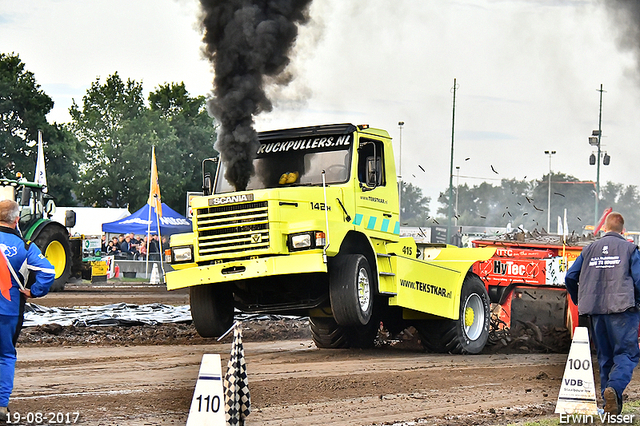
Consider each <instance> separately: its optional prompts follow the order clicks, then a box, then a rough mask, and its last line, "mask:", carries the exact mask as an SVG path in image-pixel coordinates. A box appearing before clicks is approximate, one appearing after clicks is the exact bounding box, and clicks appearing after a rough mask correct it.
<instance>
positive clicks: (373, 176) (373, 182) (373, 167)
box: [366, 157, 378, 188]
mask: <svg viewBox="0 0 640 426" xmlns="http://www.w3.org/2000/svg"><path fill="white" fill-rule="evenodd" d="M366 184H367V186H370V187H373V188H375V187H376V186H377V185H378V167H377V164H376V159H375V158H374V157H367V182H366Z"/></svg>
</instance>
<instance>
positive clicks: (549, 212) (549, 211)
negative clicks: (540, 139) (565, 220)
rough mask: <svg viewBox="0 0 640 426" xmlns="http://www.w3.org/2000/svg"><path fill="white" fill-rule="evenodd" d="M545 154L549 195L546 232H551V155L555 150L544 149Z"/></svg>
mask: <svg viewBox="0 0 640 426" xmlns="http://www.w3.org/2000/svg"><path fill="white" fill-rule="evenodd" d="M544 153H545V154H547V155H548V156H549V195H548V198H547V233H549V234H550V233H551V156H552V155H553V154H555V153H556V152H555V151H545V152H544Z"/></svg>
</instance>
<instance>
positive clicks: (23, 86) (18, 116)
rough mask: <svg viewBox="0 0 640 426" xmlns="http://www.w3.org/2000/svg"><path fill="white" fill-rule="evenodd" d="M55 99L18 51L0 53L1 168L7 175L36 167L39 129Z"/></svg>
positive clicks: (45, 123) (9, 176) (45, 122)
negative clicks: (47, 92) (27, 67)
mask: <svg viewBox="0 0 640 426" xmlns="http://www.w3.org/2000/svg"><path fill="white" fill-rule="evenodd" d="M52 108H53V101H52V100H51V98H50V97H49V96H48V95H47V94H46V93H44V91H42V89H41V88H40V85H39V84H38V83H36V79H35V77H34V75H33V73H32V72H30V71H27V70H26V69H25V64H24V63H23V62H22V61H21V60H20V58H19V57H18V55H16V54H13V53H12V54H8V55H7V54H4V53H0V147H1V149H0V167H1V170H2V173H3V174H4V175H5V177H7V178H11V177H14V176H15V173H16V172H22V173H23V174H24V175H25V176H27V174H26V173H27V172H28V171H29V172H30V171H31V170H34V171H35V164H36V153H37V148H36V147H34V144H35V141H37V137H38V129H43V128H44V127H45V126H46V125H47V120H46V115H47V114H48V113H49V111H51V109H52Z"/></svg>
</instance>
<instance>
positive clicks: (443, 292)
mask: <svg viewBox="0 0 640 426" xmlns="http://www.w3.org/2000/svg"><path fill="white" fill-rule="evenodd" d="M400 285H401V286H402V287H407V288H410V289H412V290H418V291H422V292H424V293H429V294H434V295H436V296H440V297H444V298H447V299H451V296H452V295H451V292H450V291H447V289H446V288H443V287H438V286H435V285H431V284H426V283H421V282H420V281H416V282H413V281H408V280H402V279H401V280H400Z"/></svg>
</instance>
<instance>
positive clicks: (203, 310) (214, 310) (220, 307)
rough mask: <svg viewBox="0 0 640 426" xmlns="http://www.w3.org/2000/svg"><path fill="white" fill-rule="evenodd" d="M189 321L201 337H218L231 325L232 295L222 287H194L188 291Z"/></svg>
mask: <svg viewBox="0 0 640 426" xmlns="http://www.w3.org/2000/svg"><path fill="white" fill-rule="evenodd" d="M189 303H190V305H191V319H192V320H193V325H194V326H195V327H196V331H197V332H198V334H199V335H200V336H202V337H219V336H222V335H223V334H224V332H225V331H227V330H229V329H230V328H231V326H232V325H233V293H232V292H231V290H230V289H229V288H228V287H226V286H224V285H220V284H218V285H214V284H205V285H195V286H193V287H191V288H190V289H189Z"/></svg>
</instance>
